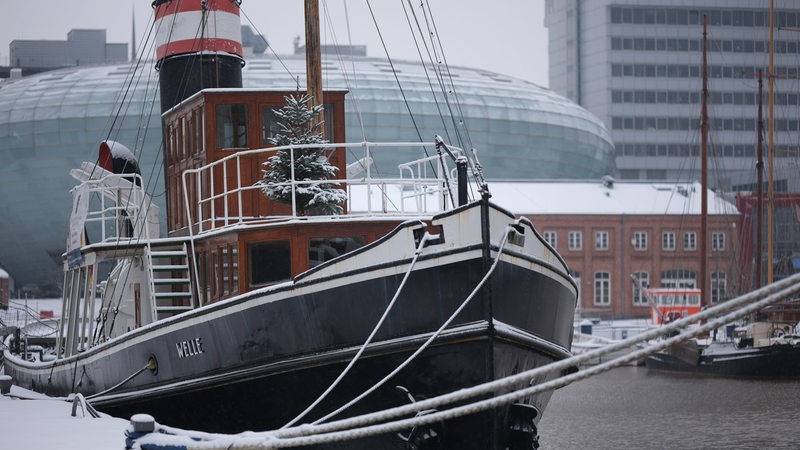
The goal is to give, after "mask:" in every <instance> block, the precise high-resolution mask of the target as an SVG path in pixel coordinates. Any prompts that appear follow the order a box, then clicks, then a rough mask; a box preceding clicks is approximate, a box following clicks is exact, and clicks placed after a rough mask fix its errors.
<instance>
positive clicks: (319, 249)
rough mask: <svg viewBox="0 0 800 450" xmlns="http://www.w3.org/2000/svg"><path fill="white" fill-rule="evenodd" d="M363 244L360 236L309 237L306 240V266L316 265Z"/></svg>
mask: <svg viewBox="0 0 800 450" xmlns="http://www.w3.org/2000/svg"><path fill="white" fill-rule="evenodd" d="M363 245H364V239H363V238H361V237H332V238H311V239H309V241H308V267H309V268H311V267H314V266H318V265H320V264H322V263H324V262H325V261H329V260H331V259H333V258H336V257H337V256H341V255H344V254H345V253H348V252H351V251H353V250H355V249H357V248H359V247H361V246H363Z"/></svg>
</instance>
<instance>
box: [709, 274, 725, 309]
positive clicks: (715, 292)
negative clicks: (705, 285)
mask: <svg viewBox="0 0 800 450" xmlns="http://www.w3.org/2000/svg"><path fill="white" fill-rule="evenodd" d="M727 290H728V274H726V273H725V272H711V303H719V302H720V300H721V299H724V298H725V296H726V295H727Z"/></svg>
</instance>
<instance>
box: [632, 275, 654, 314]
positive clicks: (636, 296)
mask: <svg viewBox="0 0 800 450" xmlns="http://www.w3.org/2000/svg"><path fill="white" fill-rule="evenodd" d="M631 276H632V277H636V278H637V279H638V280H639V283H638V284H637V283H633V292H632V296H631V298H632V299H633V306H647V304H648V301H647V297H646V296H645V295H644V292H642V290H641V289H639V284H641V285H642V287H644V288H648V287H650V273H649V272H644V271H641V272H633V273H632V274H631Z"/></svg>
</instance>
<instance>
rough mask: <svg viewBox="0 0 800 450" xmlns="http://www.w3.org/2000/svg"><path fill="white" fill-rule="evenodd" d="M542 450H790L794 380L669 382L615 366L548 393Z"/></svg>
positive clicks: (797, 407) (797, 413)
mask: <svg viewBox="0 0 800 450" xmlns="http://www.w3.org/2000/svg"><path fill="white" fill-rule="evenodd" d="M539 436H540V443H541V449H542V450H562V449H564V450H571V449H582V450H583V449H670V450H674V449H797V448H800V379H798V380H784V381H763V380H740V379H725V378H707V377H690V376H673V375H668V374H659V373H653V372H648V370H647V368H645V367H621V368H617V369H614V370H612V371H610V372H606V373H604V374H601V375H598V376H595V377H592V378H589V379H587V380H584V381H579V382H577V383H573V384H571V385H569V386H566V387H564V388H561V389H559V390H558V391H556V392H555V394H553V397H552V400H551V401H550V405H549V406H548V407H547V411H546V412H545V415H544V417H543V418H542V421H541V422H540V424H539Z"/></svg>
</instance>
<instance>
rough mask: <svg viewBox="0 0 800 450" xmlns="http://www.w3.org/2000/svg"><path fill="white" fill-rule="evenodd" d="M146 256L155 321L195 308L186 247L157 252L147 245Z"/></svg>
mask: <svg viewBox="0 0 800 450" xmlns="http://www.w3.org/2000/svg"><path fill="white" fill-rule="evenodd" d="M146 253H147V259H148V263H149V264H148V267H149V272H150V274H149V275H150V276H149V278H150V302H151V305H152V311H153V315H154V317H153V319H154V320H160V319H164V318H166V317H170V316H173V315H175V314H180V313H182V312H184V311H189V310H191V309H193V308H194V307H195V304H194V296H193V295H192V285H191V277H190V275H189V274H190V272H189V257H188V253H187V251H186V244H185V243H184V244H182V245H181V246H179V247H177V246H175V247H172V248H159V249H158V250H156V249H153V248H152V247H151V246H150V245H148V246H147V251H146Z"/></svg>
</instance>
